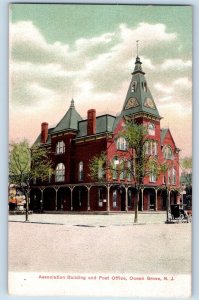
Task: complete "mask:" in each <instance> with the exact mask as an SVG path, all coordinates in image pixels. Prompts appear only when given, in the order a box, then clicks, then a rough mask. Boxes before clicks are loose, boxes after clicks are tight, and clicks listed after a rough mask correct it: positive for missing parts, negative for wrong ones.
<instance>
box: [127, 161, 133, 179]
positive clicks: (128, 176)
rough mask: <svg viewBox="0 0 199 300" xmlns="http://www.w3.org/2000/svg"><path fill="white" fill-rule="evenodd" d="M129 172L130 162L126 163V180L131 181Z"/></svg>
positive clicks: (130, 169) (130, 168)
mask: <svg viewBox="0 0 199 300" xmlns="http://www.w3.org/2000/svg"><path fill="white" fill-rule="evenodd" d="M131 172H132V167H131V162H130V161H128V162H127V180H128V181H131Z"/></svg>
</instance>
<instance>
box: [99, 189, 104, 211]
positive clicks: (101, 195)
mask: <svg viewBox="0 0 199 300" xmlns="http://www.w3.org/2000/svg"><path fill="white" fill-rule="evenodd" d="M103 199H104V193H103V188H99V189H98V206H99V207H102V206H103Z"/></svg>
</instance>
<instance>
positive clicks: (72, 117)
mask: <svg viewBox="0 0 199 300" xmlns="http://www.w3.org/2000/svg"><path fill="white" fill-rule="evenodd" d="M81 120H82V117H81V116H80V115H79V113H78V112H77V111H76V109H75V106H74V100H72V101H71V105H70V107H69V109H68V111H67V112H66V114H65V115H64V116H63V118H62V119H61V121H60V122H59V123H58V124H57V126H56V127H55V128H54V129H53V131H52V133H56V132H59V131H64V130H69V129H74V130H77V129H78V122H79V121H81Z"/></svg>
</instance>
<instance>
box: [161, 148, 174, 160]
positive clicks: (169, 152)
mask: <svg viewBox="0 0 199 300" xmlns="http://www.w3.org/2000/svg"><path fill="white" fill-rule="evenodd" d="M163 154H164V158H165V159H172V158H173V151H172V149H171V147H170V146H166V147H164V149H163Z"/></svg>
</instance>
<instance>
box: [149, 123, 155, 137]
mask: <svg viewBox="0 0 199 300" xmlns="http://www.w3.org/2000/svg"><path fill="white" fill-rule="evenodd" d="M148 134H149V135H155V125H154V124H153V123H149V125H148Z"/></svg>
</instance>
